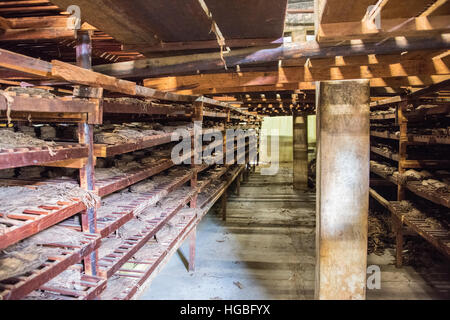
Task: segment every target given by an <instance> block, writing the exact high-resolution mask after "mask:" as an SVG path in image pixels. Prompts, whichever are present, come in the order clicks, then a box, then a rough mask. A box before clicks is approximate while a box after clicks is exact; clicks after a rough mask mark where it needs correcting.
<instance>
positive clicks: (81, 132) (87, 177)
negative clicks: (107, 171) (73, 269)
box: [75, 31, 101, 275]
mask: <svg viewBox="0 0 450 320" xmlns="http://www.w3.org/2000/svg"><path fill="white" fill-rule="evenodd" d="M76 56H77V65H78V66H79V67H82V68H85V69H91V68H92V41H91V31H78V33H77V46H76ZM75 91H76V93H77V95H78V96H80V97H92V92H91V90H90V88H89V87H84V86H80V87H78V88H76V90H75ZM100 92H101V91H100ZM78 139H79V142H80V143H82V144H85V145H87V147H88V150H89V155H88V161H87V163H86V165H85V166H84V167H83V168H81V169H80V186H81V188H83V189H85V190H88V191H94V190H95V178H94V167H95V159H94V127H93V125H90V124H87V123H80V124H79V125H78ZM82 227H83V231H85V232H90V233H96V232H97V210H96V209H95V208H89V209H88V210H86V212H85V213H84V214H82ZM84 268H85V273H86V274H88V275H96V274H97V251H94V252H93V253H92V254H91V255H90V256H89V257H87V258H85V259H84Z"/></svg>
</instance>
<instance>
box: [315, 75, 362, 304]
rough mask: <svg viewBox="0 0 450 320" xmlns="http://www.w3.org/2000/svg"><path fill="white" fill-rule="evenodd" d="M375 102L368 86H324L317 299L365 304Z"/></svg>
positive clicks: (319, 102)
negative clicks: (371, 109)
mask: <svg viewBox="0 0 450 320" xmlns="http://www.w3.org/2000/svg"><path fill="white" fill-rule="evenodd" d="M369 98H370V87H369V81H368V80H347V81H326V82H320V83H319V84H318V88H317V130H318V140H317V142H318V157H317V160H318V163H317V203H316V206H317V208H316V298H317V299H365V284H366V268H367V216H368V209H369V173H370V166H369V159H370V152H369V151H370V135H369V125H370V124H369Z"/></svg>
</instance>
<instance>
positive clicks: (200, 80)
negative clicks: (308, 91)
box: [144, 59, 450, 91]
mask: <svg viewBox="0 0 450 320" xmlns="http://www.w3.org/2000/svg"><path fill="white" fill-rule="evenodd" d="M447 60H448V59H445V60H444V59H433V60H428V61H425V60H409V61H404V62H402V63H394V64H378V65H370V66H367V65H366V66H345V67H333V68H314V67H312V68H309V67H307V66H305V67H289V68H279V70H278V71H269V72H239V73H220V74H219V73H216V74H200V75H191V76H178V77H163V78H150V79H146V80H144V85H145V86H147V87H151V88H155V89H158V90H167V91H177V90H182V89H184V88H195V89H196V90H199V89H205V88H212V87H213V88H220V87H245V86H259V85H275V84H285V83H299V82H313V81H323V80H345V79H357V78H359V79H373V78H391V77H408V76H428V75H448V74H450V69H449V65H448V63H447Z"/></svg>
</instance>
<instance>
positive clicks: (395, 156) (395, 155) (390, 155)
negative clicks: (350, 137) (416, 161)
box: [370, 147, 399, 162]
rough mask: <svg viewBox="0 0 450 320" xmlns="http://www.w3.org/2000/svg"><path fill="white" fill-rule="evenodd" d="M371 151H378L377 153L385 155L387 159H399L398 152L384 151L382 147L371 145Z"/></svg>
mask: <svg viewBox="0 0 450 320" xmlns="http://www.w3.org/2000/svg"><path fill="white" fill-rule="evenodd" d="M370 151H372V152H373V153H376V154H378V155H380V156H383V157H385V158H387V159H391V160H394V161H397V162H398V161H399V156H398V153H395V152H391V151H384V150H382V149H381V148H378V147H370Z"/></svg>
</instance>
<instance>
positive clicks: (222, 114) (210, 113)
mask: <svg viewBox="0 0 450 320" xmlns="http://www.w3.org/2000/svg"><path fill="white" fill-rule="evenodd" d="M203 116H204V117H207V118H228V113H225V112H218V111H207V110H205V111H203Z"/></svg>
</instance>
